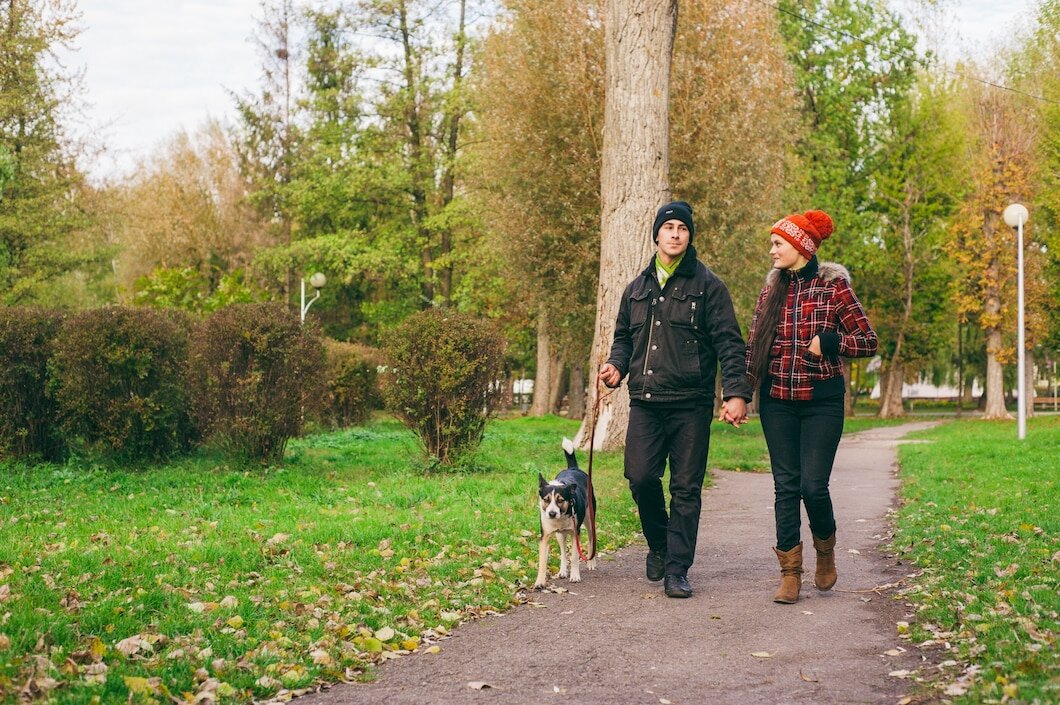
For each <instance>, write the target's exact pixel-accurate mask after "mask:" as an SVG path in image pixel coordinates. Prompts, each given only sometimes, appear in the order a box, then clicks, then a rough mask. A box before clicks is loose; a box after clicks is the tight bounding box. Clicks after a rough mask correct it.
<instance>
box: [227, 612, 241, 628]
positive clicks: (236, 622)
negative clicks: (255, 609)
mask: <svg viewBox="0 0 1060 705" xmlns="http://www.w3.org/2000/svg"><path fill="white" fill-rule="evenodd" d="M225 624H227V625H228V626H230V627H232V629H239V628H240V627H242V626H243V618H242V617H240V616H239V615H238V614H237V615H236V616H235V617H231V618H230V619H228V621H226V622H225Z"/></svg>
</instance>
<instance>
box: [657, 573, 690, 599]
mask: <svg viewBox="0 0 1060 705" xmlns="http://www.w3.org/2000/svg"><path fill="white" fill-rule="evenodd" d="M663 591H664V592H665V593H666V596H667V597H692V586H691V585H689V584H688V577H687V576H685V575H667V576H666V581H665V582H664V583H663Z"/></svg>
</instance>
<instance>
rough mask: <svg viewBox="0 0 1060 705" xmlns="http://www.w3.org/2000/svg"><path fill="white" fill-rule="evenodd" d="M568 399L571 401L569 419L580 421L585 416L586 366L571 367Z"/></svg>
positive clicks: (568, 409)
mask: <svg viewBox="0 0 1060 705" xmlns="http://www.w3.org/2000/svg"><path fill="white" fill-rule="evenodd" d="M567 398H568V399H570V404H569V405H568V408H567V418H569V419H580V418H581V417H583V416H585V366H584V365H582V364H580V363H579V364H577V365H571V368H570V385H569V389H568V391H567Z"/></svg>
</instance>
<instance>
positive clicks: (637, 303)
mask: <svg viewBox="0 0 1060 705" xmlns="http://www.w3.org/2000/svg"><path fill="white" fill-rule="evenodd" d="M651 293H652V292H651V289H642V290H641V291H634V292H633V293H632V294H630V295H629V327H630V328H640V327H641V326H643V325H644V322H645V321H646V320H648V310H649V309H650V308H651V302H650V301H649V299H648V297H649V296H651Z"/></svg>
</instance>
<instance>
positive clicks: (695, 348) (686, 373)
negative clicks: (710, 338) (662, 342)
mask: <svg viewBox="0 0 1060 705" xmlns="http://www.w3.org/2000/svg"><path fill="white" fill-rule="evenodd" d="M679 364H680V366H681V376H682V377H684V378H685V379H686V380H688V381H690V382H691V383H693V384H697V383H698V382H699V381H700V378H701V375H700V372H699V341H698V340H696V339H695V338H693V339H691V340H686V341H685V342H684V344H683V345H681V359H680V361H679Z"/></svg>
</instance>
